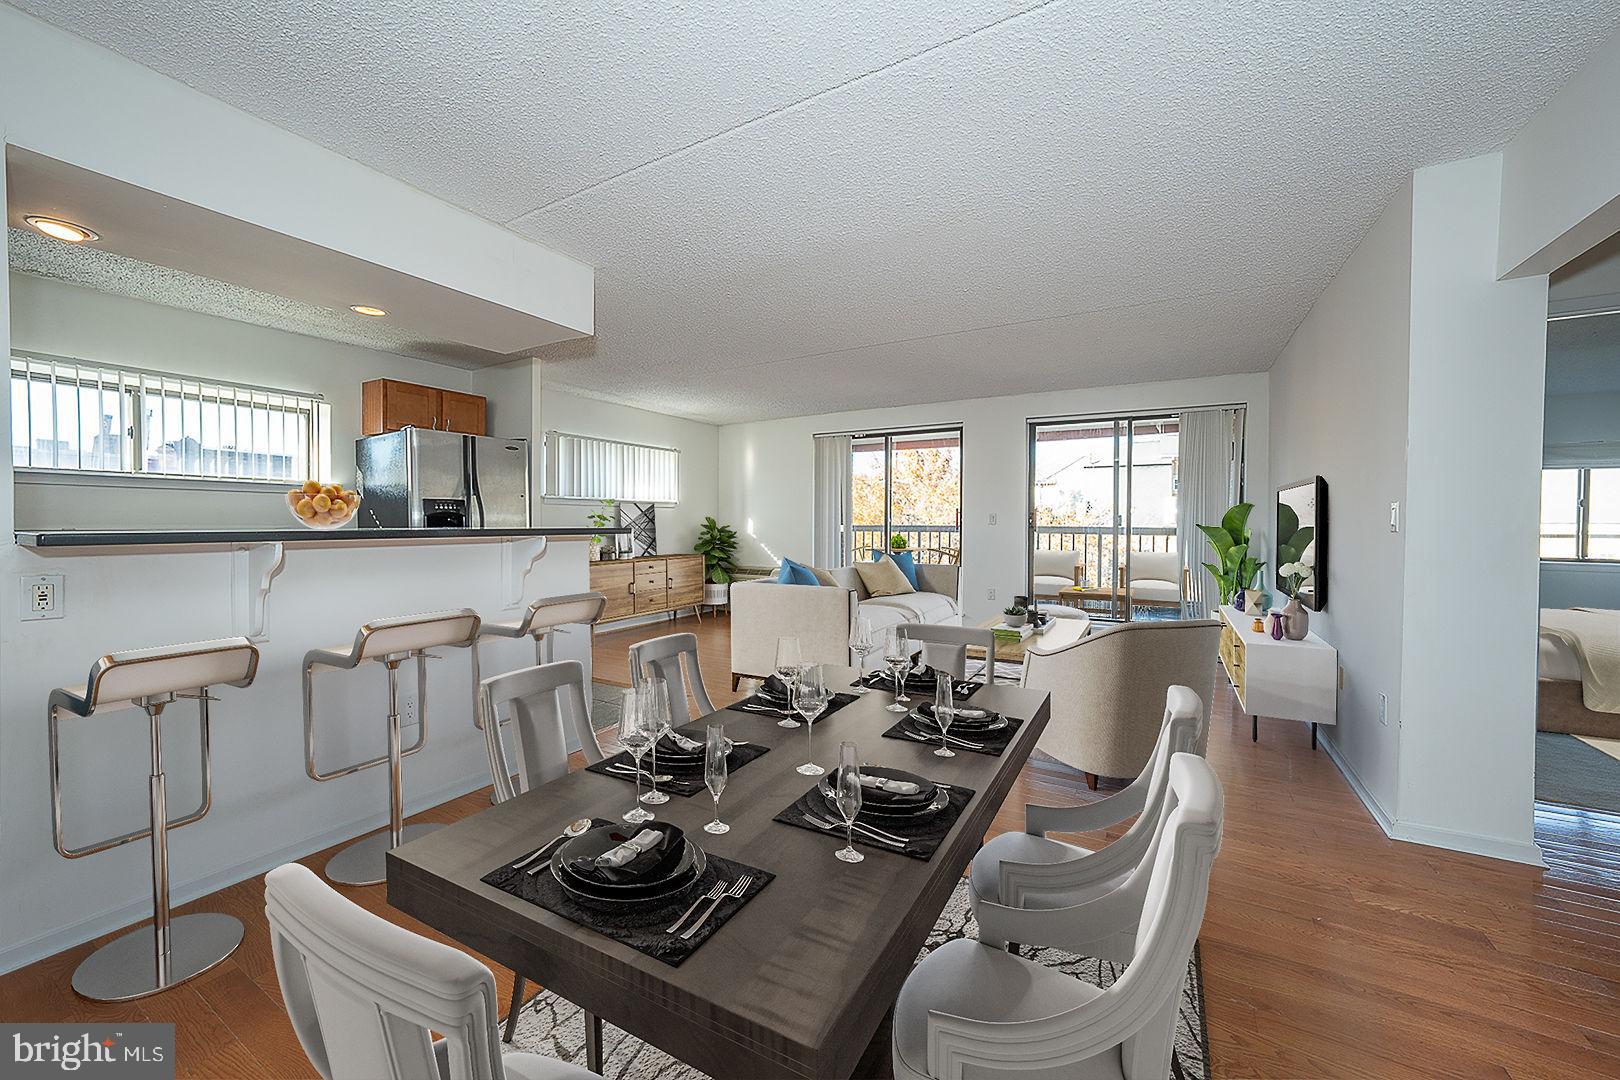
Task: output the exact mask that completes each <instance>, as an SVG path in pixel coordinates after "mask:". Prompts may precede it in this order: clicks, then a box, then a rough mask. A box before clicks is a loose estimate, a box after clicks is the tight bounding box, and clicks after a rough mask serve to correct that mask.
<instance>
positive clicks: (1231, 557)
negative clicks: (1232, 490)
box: [1198, 503, 1266, 609]
mask: <svg viewBox="0 0 1620 1080" xmlns="http://www.w3.org/2000/svg"><path fill="white" fill-rule="evenodd" d="M1253 512H1254V504H1253V503H1238V504H1237V505H1236V506H1234V507H1232V508H1231V509H1230V510H1228V511H1227V512H1226V513H1225V514H1223V515H1221V523H1220V524H1219V525H1200V526H1198V531H1199V532H1201V533H1203V534H1204V535H1205V536H1207V537H1209V544H1210V546H1211V547H1213V548H1214V549H1215V558H1216V559H1217V560H1219V562H1218V563H1208V562H1207V563H1205V564H1204V569H1205V570H1208V571H1209V576H1210V577H1212V578H1214V579H1215V586H1216V588H1218V589H1219V590H1220V593H1221V603H1222V604H1223V605H1224V604H1231V603H1234V602H1236V604H1237V606H1238V607H1239V608H1240V609H1241V608H1243V607H1244V599H1243V598H1242V597H1240V596H1239V595H1238V593H1239V590H1241V589H1246V588H1248V586H1249V584H1250V583H1251V582H1253V581H1254V580H1255V578H1256V577H1258V576H1259V574H1260V571H1261V570H1262V569H1264V567H1265V565H1266V564H1265V563H1264V562H1263V561H1262V560H1260V559H1253V558H1250V557H1249V543H1250V539H1251V538H1250V533H1249V515H1250V514H1251V513H1253ZM1251 591H1254V590H1251Z"/></svg>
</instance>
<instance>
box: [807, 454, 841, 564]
mask: <svg viewBox="0 0 1620 1080" xmlns="http://www.w3.org/2000/svg"><path fill="white" fill-rule="evenodd" d="M849 442H850V438H849V436H848V435H817V436H816V490H815V531H814V534H813V535H814V540H815V542H814V551H813V554H812V557H813V558H814V560H815V565H816V566H822V567H834V566H842V565H844V562H845V553H844V541H845V537H846V536H848V534H849V529H848V524H849V514H850V487H849V463H850V458H849Z"/></svg>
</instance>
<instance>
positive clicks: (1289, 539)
mask: <svg viewBox="0 0 1620 1080" xmlns="http://www.w3.org/2000/svg"><path fill="white" fill-rule="evenodd" d="M1272 535H1273V536H1274V537H1275V538H1276V539H1275V541H1274V546H1273V549H1272V555H1273V558H1272V563H1271V566H1272V570H1273V571H1274V572H1275V573H1276V575H1277V591H1278V592H1282V593H1286V592H1287V591H1288V579H1287V577H1286V576H1285V575H1284V574H1283V572H1282V568H1283V567H1284V566H1286V565H1288V564H1289V563H1296V562H1301V563H1304V564H1305V565H1306V566H1308V567H1310V568H1311V576H1310V577H1309V578H1307V579H1306V580H1305V581H1304V582H1303V583H1302V584H1301V585H1300V587H1299V602H1300V603H1301V604H1304V605H1305V606H1306V607H1308V608H1310V609H1311V610H1312V611H1321V610H1322V609H1323V608H1325V607H1327V583H1328V561H1327V559H1328V497H1327V481H1326V480H1323V479H1322V478H1321V477H1320V476H1313V477H1311V478H1310V479H1309V480H1301V481H1300V482H1299V483H1297V484H1288V485H1286V486H1285V487H1282V488H1279V489H1278V490H1277V520H1276V529H1275V531H1274V532H1273V533H1272Z"/></svg>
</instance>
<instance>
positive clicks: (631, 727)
mask: <svg viewBox="0 0 1620 1080" xmlns="http://www.w3.org/2000/svg"><path fill="white" fill-rule="evenodd" d="M640 697H641V694H640V692H639V691H636V690H626V691H625V692H624V699H623V700H624V705H623V707H622V709H621V714H620V716H619V742H620V743H621V744H623V746H624V748H625V749H626V750H628V751H629V752H630V757H631V758H632V759H633V760H634V761H635V763H636V801H635V802H634V803H632V804H631V805H630V809H629V811H627V812H626V813H625V815H624V820H626V821H629V822H632V823H634V824H637V825H639V824H641V823H642V822H644V821H651V820H652V819H653V816H654V815H653V812H652V811H651V810H648V809H646V808H645V807H643V806H642V805H641V758H642V755H643V754H645V753H646V752H647V748H648V747H649V746H651V745H652V736H651V735H649V734H648V733H647V728H646V725H645V723H644V722H643V720H642V718H641V709H640V707H639V699H640Z"/></svg>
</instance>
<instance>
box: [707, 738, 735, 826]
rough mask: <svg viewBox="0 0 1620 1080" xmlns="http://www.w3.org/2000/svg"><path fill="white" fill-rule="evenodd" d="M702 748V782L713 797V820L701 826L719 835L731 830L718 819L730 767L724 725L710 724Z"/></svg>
mask: <svg viewBox="0 0 1620 1080" xmlns="http://www.w3.org/2000/svg"><path fill="white" fill-rule="evenodd" d="M707 731H708V736H707V738H706V739H705V745H704V748H703V783H704V785H705V786H707V787H708V789H709V794H710V795H712V796H713V797H714V820H713V821H711V822H709V823H708V824H707V825H705V826H703V831H704V832H706V833H713V834H714V835H715V836H719V835H720V834H721V833H728V832H730V831H731V826H730V825H727V824H726V823H725V822H723V821H721V820H720V793H721V792H722V791H724V790H726V774H727V772H728V770H729V768H730V763H729V761H728V760H727V752H728V750H729V749H730V748H729V747H728V746H727V745H726V726H725V725H724V724H710V725H709V726H708V728H707Z"/></svg>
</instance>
